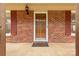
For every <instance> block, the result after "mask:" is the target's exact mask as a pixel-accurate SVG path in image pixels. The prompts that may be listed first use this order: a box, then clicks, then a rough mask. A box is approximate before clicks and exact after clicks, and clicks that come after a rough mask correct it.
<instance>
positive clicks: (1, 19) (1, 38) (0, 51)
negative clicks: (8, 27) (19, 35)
mask: <svg viewBox="0 0 79 59" xmlns="http://www.w3.org/2000/svg"><path fill="white" fill-rule="evenodd" d="M0 27H1V28H0V32H1V35H0V56H4V55H5V54H6V53H5V51H6V50H5V47H6V45H5V43H6V42H5V41H6V40H5V7H4V4H0Z"/></svg>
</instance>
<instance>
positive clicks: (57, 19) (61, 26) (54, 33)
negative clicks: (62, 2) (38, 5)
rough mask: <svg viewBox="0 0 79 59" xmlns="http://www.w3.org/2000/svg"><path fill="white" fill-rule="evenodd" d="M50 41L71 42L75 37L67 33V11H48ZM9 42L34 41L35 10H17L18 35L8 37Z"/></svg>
mask: <svg viewBox="0 0 79 59" xmlns="http://www.w3.org/2000/svg"><path fill="white" fill-rule="evenodd" d="M48 19H49V20H48V42H50V43H71V42H75V37H72V36H71V35H65V11H48ZM6 41H7V42H16V43H18V42H19V43H22V42H23V43H24V42H25V43H32V42H33V11H30V14H29V15H26V13H25V12H24V11H18V12H17V35H15V36H10V37H6Z"/></svg>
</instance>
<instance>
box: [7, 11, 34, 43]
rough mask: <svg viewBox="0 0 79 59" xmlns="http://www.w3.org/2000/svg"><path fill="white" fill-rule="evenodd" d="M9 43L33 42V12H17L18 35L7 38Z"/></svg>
mask: <svg viewBox="0 0 79 59" xmlns="http://www.w3.org/2000/svg"><path fill="white" fill-rule="evenodd" d="M6 40H7V42H21V43H22V42H27V43H31V42H33V11H30V13H29V15H27V14H26V12H25V11H17V35H12V36H9V37H6Z"/></svg>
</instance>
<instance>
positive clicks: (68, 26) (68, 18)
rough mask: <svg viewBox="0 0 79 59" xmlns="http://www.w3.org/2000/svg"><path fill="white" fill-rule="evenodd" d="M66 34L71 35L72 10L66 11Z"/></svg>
mask: <svg viewBox="0 0 79 59" xmlns="http://www.w3.org/2000/svg"><path fill="white" fill-rule="evenodd" d="M65 35H71V11H65Z"/></svg>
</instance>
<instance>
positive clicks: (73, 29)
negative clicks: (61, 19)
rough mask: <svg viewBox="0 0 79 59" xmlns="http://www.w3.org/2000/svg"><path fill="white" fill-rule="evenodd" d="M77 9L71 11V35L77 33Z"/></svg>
mask: <svg viewBox="0 0 79 59" xmlns="http://www.w3.org/2000/svg"><path fill="white" fill-rule="evenodd" d="M75 16H76V11H71V31H72V32H71V35H72V36H75V34H76V17H75Z"/></svg>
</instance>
